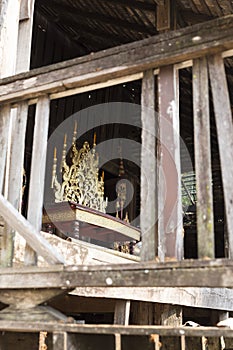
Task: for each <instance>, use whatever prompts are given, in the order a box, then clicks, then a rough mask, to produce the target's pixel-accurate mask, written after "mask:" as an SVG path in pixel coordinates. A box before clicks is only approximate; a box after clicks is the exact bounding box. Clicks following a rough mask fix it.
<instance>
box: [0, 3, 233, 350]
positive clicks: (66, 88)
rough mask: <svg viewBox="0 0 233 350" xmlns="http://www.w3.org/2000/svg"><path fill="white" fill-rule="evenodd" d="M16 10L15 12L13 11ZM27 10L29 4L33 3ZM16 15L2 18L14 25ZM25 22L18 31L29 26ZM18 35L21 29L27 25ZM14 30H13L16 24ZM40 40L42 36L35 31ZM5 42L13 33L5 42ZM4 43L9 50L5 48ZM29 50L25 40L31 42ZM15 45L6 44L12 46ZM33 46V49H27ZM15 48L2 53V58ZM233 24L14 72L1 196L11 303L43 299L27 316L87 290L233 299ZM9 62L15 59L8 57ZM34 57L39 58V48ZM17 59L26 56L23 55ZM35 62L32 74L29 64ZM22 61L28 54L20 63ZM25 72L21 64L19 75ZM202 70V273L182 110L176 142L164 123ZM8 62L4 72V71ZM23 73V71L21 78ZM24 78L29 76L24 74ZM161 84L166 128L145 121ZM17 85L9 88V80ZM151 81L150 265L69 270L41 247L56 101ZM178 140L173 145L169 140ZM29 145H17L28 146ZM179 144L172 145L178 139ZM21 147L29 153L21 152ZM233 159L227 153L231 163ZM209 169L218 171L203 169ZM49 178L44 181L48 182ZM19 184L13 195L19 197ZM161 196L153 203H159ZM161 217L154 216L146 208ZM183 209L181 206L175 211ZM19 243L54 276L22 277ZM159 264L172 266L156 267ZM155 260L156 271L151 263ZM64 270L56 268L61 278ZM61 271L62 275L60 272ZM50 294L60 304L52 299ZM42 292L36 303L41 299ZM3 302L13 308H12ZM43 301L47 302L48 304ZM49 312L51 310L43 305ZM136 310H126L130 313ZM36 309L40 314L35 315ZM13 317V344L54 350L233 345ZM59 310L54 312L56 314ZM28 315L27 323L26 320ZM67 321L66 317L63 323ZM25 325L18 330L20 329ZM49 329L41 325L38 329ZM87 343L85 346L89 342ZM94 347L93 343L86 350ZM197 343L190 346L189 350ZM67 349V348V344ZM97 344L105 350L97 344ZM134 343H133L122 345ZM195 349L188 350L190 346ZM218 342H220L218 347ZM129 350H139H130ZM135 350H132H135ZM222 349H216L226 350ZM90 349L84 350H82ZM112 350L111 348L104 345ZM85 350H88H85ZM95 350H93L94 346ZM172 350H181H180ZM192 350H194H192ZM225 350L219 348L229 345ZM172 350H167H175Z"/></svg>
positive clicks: (3, 282) (5, 113) (145, 222)
mask: <svg viewBox="0 0 233 350" xmlns="http://www.w3.org/2000/svg"><path fill="white" fill-rule="evenodd" d="M7 2H9V3H11V2H12V0H8V1H7ZM23 3H27V1H25V2H24V1H23ZM28 4H30V6H31V7H30V6H29V8H33V2H30V1H28ZM9 16H10V14H9V13H8V14H6V13H4V11H3V9H2V13H0V19H1V18H3V19H4V20H5V21H6V23H8V22H7V21H8V20H9ZM17 16H18V17H17V18H15V19H14V20H15V22H17V21H18V20H19V11H18V15H17ZM31 16H32V15H31V14H30V15H28V17H27V19H26V22H24V23H21V24H22V26H20V33H21V34H20V35H22V36H23V35H24V36H27V35H28V33H27V34H26V32H24V34H22V33H23V31H24V29H23V26H25V25H27V26H29V27H28V28H31V24H30V23H31ZM17 23H18V22H17ZM7 26H9V24H7ZM29 32H30V31H29ZM0 34H1V33H0ZM0 38H4V37H3V36H2V37H1V36H0ZM20 38H21V36H19V40H22V42H21V43H19V44H18V48H20V52H21V51H22V50H23V46H22V45H23V44H22V43H23V42H25V40H23V39H20ZM24 39H25V37H24ZM2 40H3V39H2ZM28 40H29V37H27V40H26V41H27V42H28ZM5 43H6V41H5V42H4V40H3V41H1V42H0V44H1V47H3V46H4V45H5ZM232 49H233V16H227V17H224V18H219V19H216V20H213V21H209V22H206V23H201V24H198V25H195V26H192V27H187V28H184V29H179V30H175V31H173V32H170V33H164V34H160V35H158V36H155V37H151V38H149V39H145V40H142V41H141V42H139V43H138V42H136V43H131V44H127V45H123V46H120V47H115V48H113V49H108V50H105V51H103V52H98V53H95V54H91V55H88V56H86V57H82V58H77V59H73V60H70V61H67V62H62V63H58V64H55V65H52V66H47V67H44V68H40V69H35V70H31V71H30V72H26V71H27V69H28V64H26V63H24V65H23V68H21V69H18V70H16V71H13V69H11V71H8V72H7V73H6V71H4V69H5V68H4V69H3V71H2V74H1V75H2V77H3V79H1V80H0V104H1V109H0V135H1V136H0V137H1V143H0V160H1V164H2V166H1V169H0V187H1V189H2V188H3V183H5V197H4V196H3V195H0V214H1V216H2V218H3V219H4V221H5V226H4V228H3V230H2V229H1V231H3V232H2V237H1V266H2V268H1V270H0V300H2V301H3V300H4V302H5V301H6V300H7V295H8V302H9V304H11V303H13V299H14V297H15V295H17V296H18V295H20V297H19V298H22V297H23V294H24V292H25V290H27V293H28V295H29V298H31V300H32V301H33V302H32V306H31V309H30V308H29V309H28V310H27V312H26V315H27V316H28V315H29V313H30V312H32V310H34V311H35V313H36V312H37V311H36V310H37V309H36V308H37V307H38V306H37V305H38V304H39V303H40V302H41V298H38V294H43V293H44V300H48V299H49V297H51V295H55V294H61V293H64V291H70V290H73V289H75V288H76V287H106V288H109V287H145V288H148V287H174V286H175V287H211V288H226V287H227V288H232V286H233V266H232V261H231V260H230V259H231V258H232V256H233V229H232V227H233V226H232V223H233V206H232V201H233V188H232V183H233V167H232V164H231V163H232V159H233V154H232V153H233V147H232V146H233V138H232V135H233V126H232V114H231V108H230V101H229V93H228V87H227V81H226V74H225V71H224V58H225V57H230V56H232V55H233V51H232ZM6 50H7V49H6ZM28 50H29V51H28V52H27V53H28V54H29V52H30V49H29V48H28ZM16 51H17V50H16ZM26 56H27V55H25V60H26V61H27V62H28V59H26V58H28V57H26ZM15 57H17V59H16V61H17V60H19V58H20V54H18V55H16V54H15ZM18 64H19V65H20V63H18ZM191 65H192V66H193V95H194V101H193V110H194V134H195V153H196V159H195V165H196V177H197V203H198V212H197V218H198V220H197V222H198V257H199V259H200V260H198V261H191V262H190V261H182V257H183V252H182V246H183V235H182V226H181V224H180V218H181V198H180V196H181V189H180V183H181V181H180V177H181V173H180V159H179V157H180V156H179V142H178V140H177V138H176V135H175V133H174V128H177V126H179V111H178V109H177V108H175V107H174V109H173V110H172V121H171V127H170V129H169V130H167V129H166V126H165V124H164V122H163V117H165V119H169V116H170V115H169V114H168V107H169V106H170V104H171V102H172V101H174V105H175V106H177V105H178V99H179V93H178V75H177V71H178V70H179V67H184V66H191ZM6 66H7V62H5V65H4V62H3V67H6ZM21 67H22V66H21ZM21 71H24V72H23V73H20V74H16V75H15V74H14V73H18V72H21ZM155 73H156V74H158V79H159V91H158V94H159V103H160V110H159V115H158V117H156V116H155V113H152V114H151V115H150V116H148V115H147V113H146V112H145V111H146V110H147V109H148V108H149V109H150V110H152V111H154V101H155V91H154V74H155ZM7 75H8V77H4V76H7ZM139 78H141V79H142V114H141V116H142V149H143V148H145V149H146V148H147V147H150V150H151V151H152V152H153V153H154V154H157V160H158V164H156V168H155V169H150V164H148V159H147V157H146V154H144V153H143V152H142V154H141V158H142V170H143V171H142V178H141V200H142V205H141V228H142V252H141V258H142V260H144V261H142V262H141V263H140V264H137V265H135V264H132V265H131V264H127V265H122V266H117V267H116V266H114V265H110V266H107V267H106V266H103V267H101V266H98V267H96V266H94V267H93V266H92V267H89V266H84V267H83V266H65V265H64V264H65V261H64V259H63V258H62V257H61V256H60V255H59V254H58V253H57V252H56V251H55V250H54V247H51V246H50V245H49V243H48V242H47V241H46V240H45V239H44V238H43V237H42V236H41V235H40V233H39V231H40V225H41V219H42V206H43V186H44V175H45V158H46V157H45V154H46V141H47V135H48V125H49V111H50V100H52V99H55V98H60V97H64V96H69V95H72V94H77V93H79V92H83V91H91V90H94V89H97V88H100V87H104V86H112V85H115V84H117V83H119V82H127V81H132V80H135V79H139ZM208 79H209V80H210V83H211V91H212V95H213V105H214V112H215V120H216V125H217V133H218V142H219V151H220V159H221V171H222V180H223V189H224V201H225V208H226V223H227V231H228V239H229V258H230V259H225V260H224V259H222V260H205V258H207V259H214V257H215V256H214V229H213V203H212V191H211V162H210V157H211V156H210V155H211V150H210V143H209V141H208V140H209V138H210V136H209V132H210V126H209V109H208V104H209V92H208ZM167 80H169V81H170V82H172V85H171V88H170V91H169V94H167V95H166V93H165V92H166V91H165V89H166V81H167ZM31 104H35V105H36V117H35V127H34V143H33V153H32V166H31V178H30V187H29V200H28V213H27V220H26V219H24V218H23V217H22V215H21V214H19V212H18V210H17V209H18V207H19V201H20V184H21V174H22V169H23V155H24V146H23V145H24V140H25V133H26V120H27V111H28V106H29V105H31ZM10 119H11V123H12V125H11V129H12V130H13V132H14V138H11V150H14V149H17V152H13V151H11V153H10V155H9V152H8V153H7V143H8V139H9V137H10V126H9V125H10V123H9V120H10ZM148 126H149V127H150V128H153V129H155V132H156V134H157V133H158V134H159V140H160V141H161V142H160V144H158V143H156V142H155V137H154V135H152V134H150V133H148V132H147V129H148ZM167 132H168V133H167ZM16 135H17V137H16ZM168 136H169V142H170V144H169V145H168V143H167V142H168V141H167V137H168ZM19 145H20V147H19ZM164 145H165V146H167V147H170V148H171V152H172V153H173V159H174V160H175V167H176V174H177V176H176V178H175V179H173V181H172V182H171V183H169V184H168V186H169V188H174V187H175V188H176V189H177V190H176V196H175V198H179V200H178V201H177V202H176V203H175V202H174V200H175V199H174V198H173V199H171V200H172V203H173V205H175V211H174V212H173V215H174V217H173V218H174V222H175V224H174V225H173V227H172V228H170V229H169V234H168V232H167V227H168V224H169V217H170V214H171V211H170V206H169V202H166V201H167V199H166V198H164V196H163V192H161V191H162V190H161V188H162V187H161V184H162V180H161V171H164V173H165V176H166V173H167V171H168V168H167V165H166V164H167V163H166V161H167V159H166V151H165V148H164ZM226 149H227V152H226ZM202 162H205V164H206V167H203V166H202ZM148 172H151V176H150V177H149V178H150V181H151V184H150V185H151V188H153V189H154V191H151V192H150V193H149V194H148V193H147V192H146V184H145V178H144V177H143V173H148ZM38 174H39V176H38ZM9 184H10V185H9ZM147 196H149V199H148V197H147ZM161 198H164V203H162V204H163V205H164V208H165V210H164V211H163V215H162V216H160V217H159V219H158V222H157V224H155V222H156V215H157V213H158V212H159V211H160V206H161V201H160V199H161ZM148 201H149V202H150V203H151V206H150V207H149V208H148V207H146V206H145V203H146V202H148ZM174 203H175V204H174ZM14 231H17V232H18V233H19V234H20V235H22V236H23V237H24V238H25V239H26V242H27V244H28V245H27V247H26V251H25V265H35V264H36V261H37V254H38V255H41V256H43V257H44V258H45V259H46V260H47V262H48V263H49V264H50V266H48V268H43V269H41V268H40V269H39V268H38V267H36V266H33V267H32V266H28V267H23V268H21V269H20V270H18V271H15V270H14V269H13V268H12V267H11V266H12V258H13V243H14V239H13V238H14ZM157 257H158V258H159V260H160V263H156V262H155V259H156V258H157ZM166 258H171V259H176V260H177V261H176V262H164V261H165V260H166ZM146 260H147V261H146ZM52 265H54V266H52ZM56 265H57V266H56ZM47 289H49V290H50V291H51V295H50V294H49V295H48V294H47V293H45V291H46V290H47ZM33 291H35V293H34V292H33ZM1 296H2V299H1ZM42 299H43V298H42ZM38 301H39V302H38ZM125 307H126V304H124V305H123V312H125V309H124V308H125ZM33 308H34V309H33ZM12 310H13V311H12V312H13V313H12V315H13V316H12V317H10V315H11V313H10V312H9V313H7V309H5V311H4V313H2V315H1V313H0V329H1V330H2V331H8V332H12V331H14V332H39V331H47V332H51V333H53V346H54V349H56V350H57V349H72V346H74V344H73V345H68V344H72V342H73V340H72V339H73V338H72V337H71V336H70V337H67V334H68V333H70V334H71V333H72V334H73V333H79V335H80V337H81V338H80V339H81V340H80V342H81V343H82V341H83V343H82V344H86V342H87V340H86V339H84V338H85V334H87V333H88V334H92V335H93V334H98V335H99V336H100V337H101V334H102V335H111V336H113V335H114V337H113V340H112V339H111V340H109V341H110V344H111V346H110V348H113V349H114V348H115V349H117V350H120V349H121V344H127V345H123V348H124V346H125V347H126V346H129V344H131V346H132V344H135V343H134V342H136V341H138V339H139V338H140V337H139V336H142V338H140V339H141V340H140V341H141V343H140V342H139V344H146V345H145V346H147V347H145V348H148V349H152V348H153V349H159V347H160V343H161V342H162V343H163V344H173V348H174V349H186V348H188V346H189V345H187V344H188V342H189V337H196V338H195V339H197V341H198V342H199V345H200V346H201V347H200V348H202V349H204V346H205V344H204V343H205V342H204V340H203V339H204V338H203V337H204V336H205V337H209V339H212V338H213V339H214V341H213V344H212V343H211V340H209V347H208V349H217V347H214V346H216V342H217V343H218V342H219V337H220V336H224V337H226V338H232V337H233V335H232V334H233V333H232V331H231V330H225V329H223V330H222V329H216V328H201V327H200V328H198V329H186V328H181V327H178V328H177V327H176V328H169V327H166V326H160V327H158V326H153V327H152V326H146V325H144V326H140V327H135V326H119V325H115V326H88V325H85V326H83V325H78V324H70V323H64V324H61V323H60V321H59V322H54V319H53V322H51V318H49V319H48V320H49V321H48V322H47V323H46V322H43V323H41V322H40V321H38V320H40V315H39V314H37V316H36V317H35V320H36V322H26V321H25V322H23V321H20V319H21V317H22V313H23V312H25V305H23V306H22V308H21V309H20V308H16V309H14V307H13V309H12ZM46 313H47V314H48V310H45V314H46ZM17 315H18V316H17ZM59 317H60V316H58V315H56V317H55V319H59V320H60V318H59ZM12 318H13V319H12ZM38 322H39V323H38ZM81 335H82V336H81ZM126 335H127V336H135V337H136V340H132V339H131V338H129V340H125V339H123V338H124V337H125V336H126ZM82 337H83V340H82ZM186 337H187V339H186ZM58 338H59V341H58ZM95 339H96V338H95V337H94V336H93V340H91V342H94V341H95ZM122 339H123V340H122ZM185 339H186V345H185ZM213 339H212V340H213ZM127 341H128V342H129V343H127ZM124 342H126V343H124ZM214 342H215V343H214ZM81 343H80V344H81ZM100 344H103V339H100ZM80 346H81V348H83V347H82V346H84V345H80ZM92 346H93V345H92ZM168 346H169V345H168ZM185 346H186V347H185ZM217 346H218V345H217ZM163 348H166V346H165V345H163Z"/></svg>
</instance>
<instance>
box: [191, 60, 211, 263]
mask: <svg viewBox="0 0 233 350" xmlns="http://www.w3.org/2000/svg"><path fill="white" fill-rule="evenodd" d="M193 113H194V147H195V171H196V188H197V232H198V257H199V258H200V259H202V258H205V257H208V258H214V257H215V245H214V219H213V195H212V170H211V148H210V147H211V146H210V113H209V83H208V70H207V60H206V58H202V59H197V60H194V63H193Z"/></svg>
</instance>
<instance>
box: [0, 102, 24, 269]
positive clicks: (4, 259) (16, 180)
mask: <svg viewBox="0 0 233 350" xmlns="http://www.w3.org/2000/svg"><path fill="white" fill-rule="evenodd" d="M13 111H14V117H13V125H12V132H11V149H10V159H9V173H8V190H7V199H8V201H9V202H10V203H11V204H12V205H13V206H14V208H16V209H17V210H19V208H20V201H21V200H22V190H21V189H22V180H23V163H24V148H25V134H26V125H27V113H28V105H27V103H26V102H23V103H21V104H20V105H19V107H18V109H17V110H13ZM13 111H12V112H13ZM14 236H15V232H14V231H13V230H12V229H11V227H10V226H9V225H6V226H5V230H4V235H3V238H2V251H1V266H11V265H12V260H13V254H14Z"/></svg>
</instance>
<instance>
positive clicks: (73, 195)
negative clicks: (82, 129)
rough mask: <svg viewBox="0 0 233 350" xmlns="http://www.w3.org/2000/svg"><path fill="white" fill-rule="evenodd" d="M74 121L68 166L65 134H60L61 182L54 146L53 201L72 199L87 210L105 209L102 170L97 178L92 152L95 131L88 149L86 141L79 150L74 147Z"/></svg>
mask: <svg viewBox="0 0 233 350" xmlns="http://www.w3.org/2000/svg"><path fill="white" fill-rule="evenodd" d="M76 137H77V124H76V123H75V127H74V133H73V141H72V146H71V151H70V152H69V153H68V155H70V158H71V165H68V164H67V161H66V158H67V143H66V141H67V135H66V134H65V136H64V144H63V151H62V160H61V167H60V171H61V173H62V183H59V181H58V176H57V150H56V147H55V148H54V159H53V172H52V183H51V187H52V188H53V190H54V195H55V202H56V203H59V202H66V201H70V202H74V203H77V204H81V205H84V206H86V207H89V208H91V209H95V210H99V211H101V212H103V213H105V212H106V207H107V198H106V199H104V172H102V176H101V177H100V179H99V157H98V154H97V152H96V134H94V142H93V147H92V149H91V148H90V145H89V143H88V142H87V141H85V142H84V143H83V146H82V148H81V149H79V150H78V149H77V147H76Z"/></svg>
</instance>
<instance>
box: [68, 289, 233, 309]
mask: <svg viewBox="0 0 233 350" xmlns="http://www.w3.org/2000/svg"><path fill="white" fill-rule="evenodd" d="M71 293H72V295H74V296H75V295H77V297H79V296H81V297H90V298H91V297H94V298H97V297H98V298H108V299H109V298H118V299H119V298H123V299H130V300H131V301H132V300H141V301H142V302H143V301H144V302H152V303H167V304H173V305H182V306H188V307H194V308H205V309H216V310H221V311H219V312H222V310H229V311H233V292H232V290H231V289H229V288H224V289H222V288H191V287H189V288H177V287H173V288H164V287H156V288H153V287H151V288H150V287H148V288H145V287H127V288H126V287H116V288H114V287H112V288H108V289H106V288H103V287H94V288H89V287H87V288H85V287H77V288H75V290H74V291H72V292H71Z"/></svg>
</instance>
